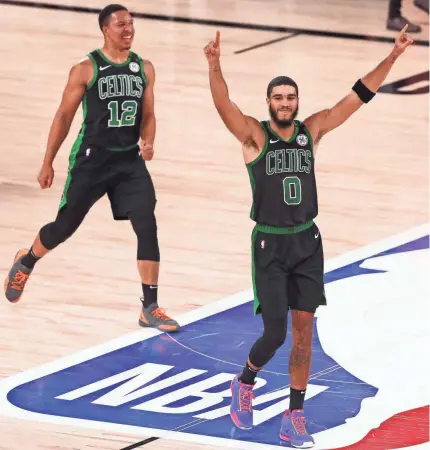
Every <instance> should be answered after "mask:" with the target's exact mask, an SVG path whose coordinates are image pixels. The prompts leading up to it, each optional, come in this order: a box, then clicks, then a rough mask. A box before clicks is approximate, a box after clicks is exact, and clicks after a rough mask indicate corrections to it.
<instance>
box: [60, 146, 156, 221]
mask: <svg viewBox="0 0 430 450" xmlns="http://www.w3.org/2000/svg"><path fill="white" fill-rule="evenodd" d="M138 151H139V148H138V146H136V148H135V149H132V150H127V151H121V152H120V151H117V152H115V151H111V150H105V149H101V148H95V147H89V148H87V149H85V148H84V149H82V150H80V151H79V152H78V153H77V154H76V155H74V156H73V155H72V156H71V158H70V159H71V160H70V164H69V174H68V177H67V180H66V184H65V187H64V191H63V196H62V198H61V202H60V205H59V210H60V211H61V210H62V209H63V208H65V209H67V210H68V213H69V214H72V215H76V216H83V215H85V214H86V213H87V212H88V211H89V209H90V208H91V207H92V206H93V205H94V203H95V202H96V201H97V200H99V199H100V198H101V197H103V196H104V195H105V194H107V195H108V197H109V200H110V204H111V209H112V214H113V218H114V219H115V220H127V219H129V216H130V214H132V213H133V212H135V211H142V209H143V210H145V212H149V213H150V212H153V211H154V209H155V204H156V196H155V190H154V185H153V182H152V179H151V176H150V174H149V172H148V169H147V167H146V163H145V161H144V160H143V159H142V158H141V156H140V154H139V152H138Z"/></svg>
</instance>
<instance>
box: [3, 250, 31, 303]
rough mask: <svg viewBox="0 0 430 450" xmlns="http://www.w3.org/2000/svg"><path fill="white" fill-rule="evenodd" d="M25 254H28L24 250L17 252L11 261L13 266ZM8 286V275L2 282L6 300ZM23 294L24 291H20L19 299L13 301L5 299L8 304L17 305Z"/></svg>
mask: <svg viewBox="0 0 430 450" xmlns="http://www.w3.org/2000/svg"><path fill="white" fill-rule="evenodd" d="M26 253H28V250H27V249H25V248H24V249H21V250H18V252H17V254H16V255H15V258H14V259H13V264H15V263H16V262H17V261H18V259H19V258H21V256H23V255H25V254H26ZM13 264H12V265H13ZM9 272H10V271H9ZM8 284H9V275H8V276H7V277H6V279H5V280H4V295H5V296H6V298H7V295H6V292H7V286H8ZM23 293H24V289H23V290H22V291H21V294H20V295H19V297H18V298H17V299H15V300H9V299H8V298H7V299H8V301H9V302H10V303H18V302H19V301H20V300H21V297H22V294H23Z"/></svg>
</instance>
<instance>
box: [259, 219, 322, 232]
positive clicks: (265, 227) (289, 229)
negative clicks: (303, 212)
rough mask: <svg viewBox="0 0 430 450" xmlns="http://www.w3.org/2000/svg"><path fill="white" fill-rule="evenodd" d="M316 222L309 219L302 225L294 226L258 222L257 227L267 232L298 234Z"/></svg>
mask: <svg viewBox="0 0 430 450" xmlns="http://www.w3.org/2000/svg"><path fill="white" fill-rule="evenodd" d="M313 224H314V221H313V220H308V221H307V222H305V223H302V224H301V225H296V226H294V227H271V226H270V225H261V224H257V225H256V226H255V229H256V230H257V231H261V232H263V233H267V234H296V233H299V232H300V231H303V230H307V229H308V228H310V227H311V226H312V225H313Z"/></svg>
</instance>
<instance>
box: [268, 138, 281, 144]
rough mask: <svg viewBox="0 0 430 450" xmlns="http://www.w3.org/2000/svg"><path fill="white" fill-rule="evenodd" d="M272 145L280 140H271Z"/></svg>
mask: <svg viewBox="0 0 430 450" xmlns="http://www.w3.org/2000/svg"><path fill="white" fill-rule="evenodd" d="M269 142H270V143H271V144H275V143H276V142H279V139H270V141H269Z"/></svg>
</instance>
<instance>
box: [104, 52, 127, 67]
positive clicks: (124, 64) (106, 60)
mask: <svg viewBox="0 0 430 450" xmlns="http://www.w3.org/2000/svg"><path fill="white" fill-rule="evenodd" d="M97 53H98V54H99V55H100V57H101V58H102V59H103V60H104V61H105V62H107V63H108V64H111V65H112V66H114V67H124V66H126V65H127V64H128V63H129V62H130V61H131V58H132V56H133V54H132V52H128V58H127V61H125V62H123V63H114V62H113V61H111V60H110V59H108V58H107V57H106V56H105V55H104V54H103V52H102V51H101V50H100V49H99V48H98V49H97Z"/></svg>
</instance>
